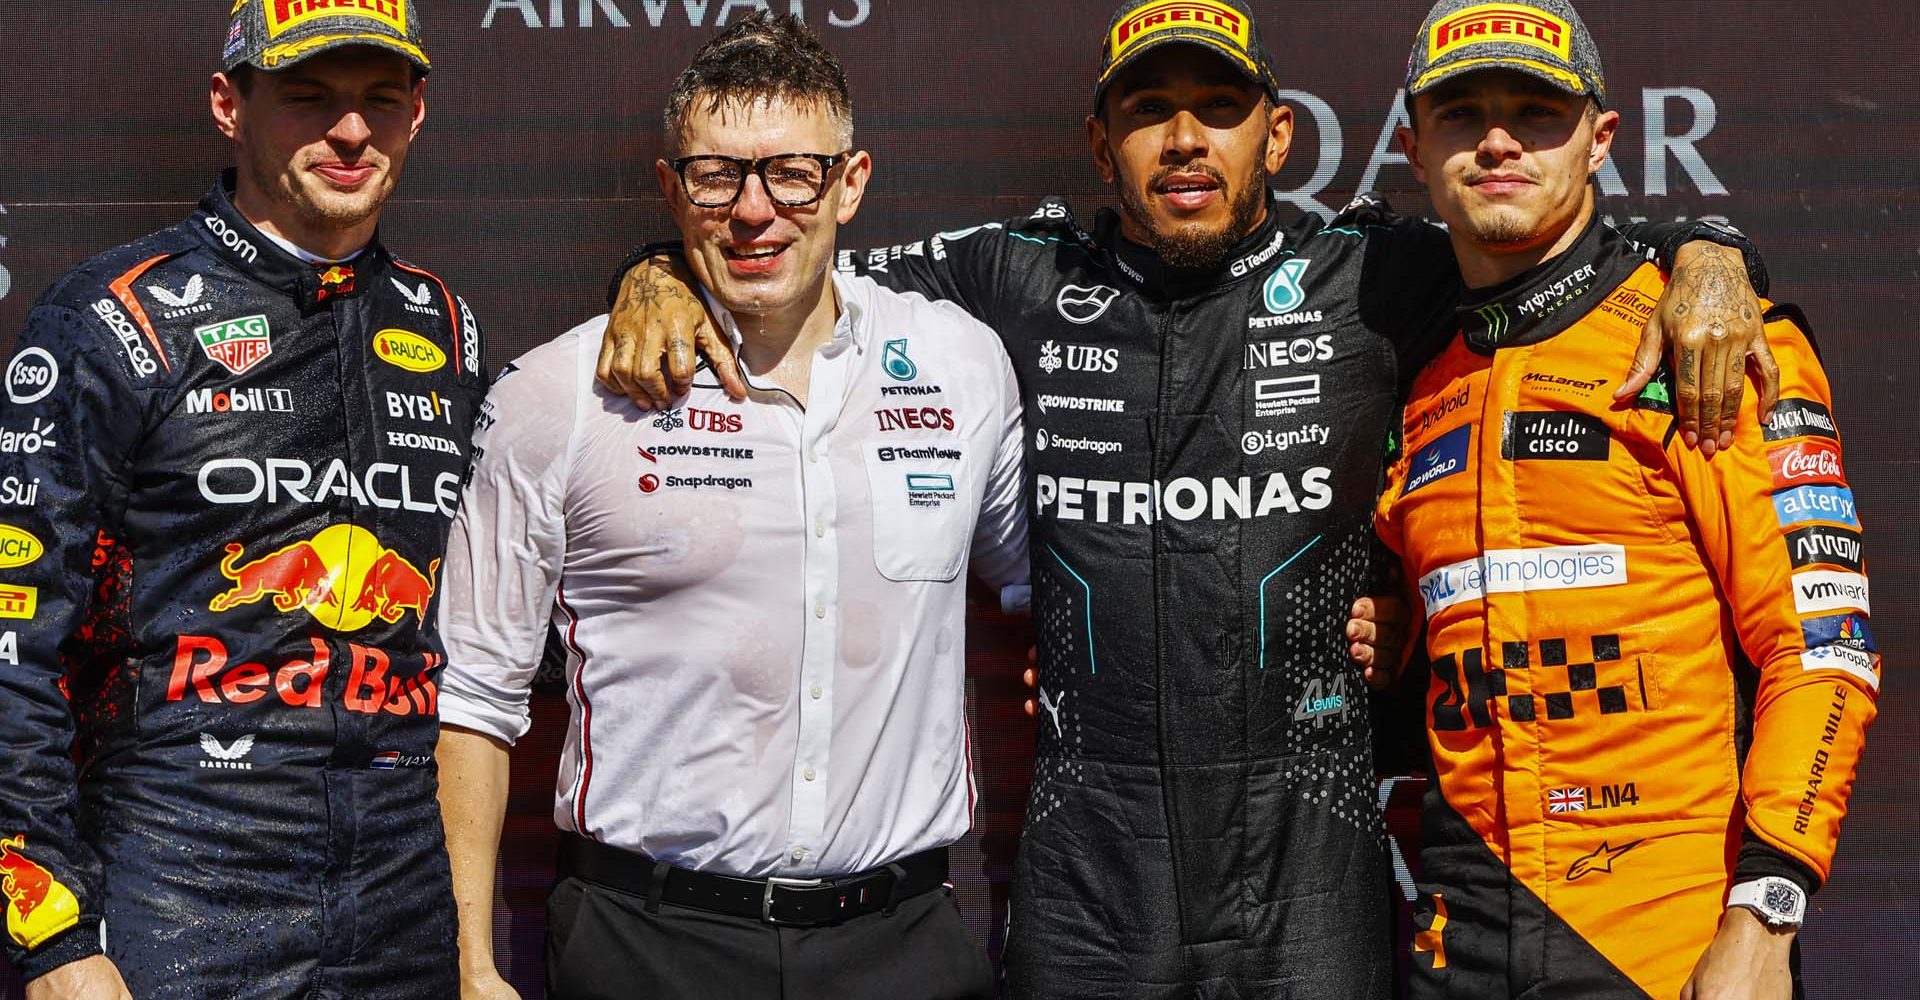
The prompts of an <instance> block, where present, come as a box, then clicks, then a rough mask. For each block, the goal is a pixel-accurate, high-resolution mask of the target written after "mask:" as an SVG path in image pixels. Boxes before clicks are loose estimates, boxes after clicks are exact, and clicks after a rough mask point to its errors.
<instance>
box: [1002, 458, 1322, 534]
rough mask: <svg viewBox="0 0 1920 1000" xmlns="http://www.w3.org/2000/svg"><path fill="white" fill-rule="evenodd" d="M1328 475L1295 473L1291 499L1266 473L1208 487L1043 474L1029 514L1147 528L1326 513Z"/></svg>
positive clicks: (1279, 479)
mask: <svg viewBox="0 0 1920 1000" xmlns="http://www.w3.org/2000/svg"><path fill="white" fill-rule="evenodd" d="M1332 474H1333V473H1332V472H1331V471H1330V470H1328V469H1325V468H1322V467H1319V466H1315V467H1313V468H1311V469H1307V470H1306V471H1304V472H1302V473H1300V479H1299V482H1300V490H1299V492H1298V494H1297V495H1296V493H1295V491H1294V488H1293V486H1292V485H1291V484H1289V483H1288V482H1287V474H1286V473H1284V472H1275V473H1270V474H1268V475H1267V476H1266V477H1265V478H1264V479H1262V478H1259V477H1255V476H1241V477H1239V478H1238V479H1232V480H1230V479H1227V478H1225V477H1223V476H1215V477H1213V480H1212V482H1211V483H1210V484H1209V483H1207V482H1203V481H1201V480H1199V479H1194V478H1191V477H1182V478H1180V479H1175V480H1173V481H1172V482H1168V483H1161V482H1158V481H1155V482H1151V483H1123V482H1116V481H1114V480H1109V479H1078V478H1075V477H1072V476H1061V477H1059V478H1057V479H1056V478H1055V477H1053V476H1044V475H1043V476H1036V477H1034V510H1035V511H1036V512H1037V513H1038V514H1039V515H1041V516H1051V517H1053V518H1055V519H1056V520H1061V521H1092V522H1095V523H1097V524H1113V523H1119V524H1152V523H1153V522H1155V521H1156V520H1160V519H1162V518H1169V517H1170V518H1172V519H1174V520H1176V521H1197V520H1199V519H1201V518H1209V519H1211V520H1215V521H1225V520H1246V519H1249V518H1259V517H1268V516H1270V515H1272V514H1275V513H1285V514H1298V513H1300V511H1301V510H1303V509H1304V510H1326V509H1327V507H1328V506H1329V505H1331V504H1332V503H1333V488H1332V487H1330V486H1328V485H1327V477H1328V476H1331V475H1332Z"/></svg>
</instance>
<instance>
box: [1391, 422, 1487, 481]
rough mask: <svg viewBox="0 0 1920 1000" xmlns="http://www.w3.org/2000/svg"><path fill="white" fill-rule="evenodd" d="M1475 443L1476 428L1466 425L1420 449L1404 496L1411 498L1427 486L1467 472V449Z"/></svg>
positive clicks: (1414, 459) (1409, 472) (1409, 474)
mask: <svg viewBox="0 0 1920 1000" xmlns="http://www.w3.org/2000/svg"><path fill="white" fill-rule="evenodd" d="M1472 443H1473V425H1472V424H1462V425H1460V426H1459V427H1456V428H1454V429H1453V430H1450V431H1448V432H1447V433H1445V434H1442V435H1440V437H1438V438H1437V439H1435V440H1434V442H1433V443H1432V444H1429V445H1427V446H1426V447H1425V448H1422V449H1420V451H1419V452H1418V453H1417V454H1415V455H1414V456H1413V466H1412V467H1411V468H1409V469H1408V470H1407V485H1406V486H1405V487H1404V488H1403V489H1401V490H1400V495H1401V496H1403V497H1404V496H1407V495H1408V494H1410V493H1412V492H1414V491H1415V490H1418V489H1420V488H1421V487H1423V486H1428V485H1430V484H1432V483H1435V482H1438V481H1439V480H1442V479H1445V478H1447V477H1448V476H1452V475H1457V474H1458V473H1461V472H1464V471H1466V468H1467V448H1468V446H1470V445H1471V444H1472Z"/></svg>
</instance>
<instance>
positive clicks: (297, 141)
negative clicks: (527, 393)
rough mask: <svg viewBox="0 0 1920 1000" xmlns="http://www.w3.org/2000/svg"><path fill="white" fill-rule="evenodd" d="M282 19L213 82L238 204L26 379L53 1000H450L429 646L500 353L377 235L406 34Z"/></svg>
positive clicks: (71, 284) (39, 867) (0, 443)
mask: <svg viewBox="0 0 1920 1000" xmlns="http://www.w3.org/2000/svg"><path fill="white" fill-rule="evenodd" d="M282 8H284V5H281V7H279V8H272V9H270V10H263V9H262V5H261V4H244V5H242V6H241V7H240V8H239V9H238V10H236V12H235V15H234V16H235V22H234V25H233V29H232V33H231V34H230V35H229V36H228V37H229V38H230V39H231V40H232V43H231V44H230V46H229V48H228V50H227V52H226V53H225V54H224V57H223V60H222V62H223V66H224V68H225V71H224V72H222V73H219V74H217V75H215V76H214V78H213V99H212V104H213V111H214V116H215V120H216V122H217V123H218V124H219V125H220V127H221V128H222V130H223V131H224V132H226V134H227V135H228V136H229V137H230V138H231V139H232V140H233V141H234V144H235V152H236V157H237V161H238V164H239V166H238V168H237V170H233V171H228V172H227V173H226V174H225V175H224V176H223V177H222V178H221V179H220V181H219V182H218V183H217V184H216V185H215V186H214V187H213V189H212V190H211V191H210V192H208V194H207V195H206V197H205V198H204V199H203V200H202V201H201V202H200V205H199V207H198V208H197V209H196V210H195V211H194V212H193V214H192V215H191V216H189V217H188V218H187V219H186V220H185V221H183V222H181V223H180V224H178V225H176V226H173V227H171V228H169V229H165V230H162V231H160V232H158V233H154V234H152V235H150V236H146V237H143V238H141V239H139V240H136V241H134V242H132V243H130V244H127V245H126V246H122V247H120V248H118V249H115V250H112V251H109V252H107V253H106V254H103V255H101V256H99V257H96V258H94V259H93V260H90V261H88V262H86V263H84V264H82V265H80V266H79V267H78V268H76V269H75V270H73V271H72V272H71V273H69V274H68V275H66V276H65V277H64V278H62V279H61V280H60V281H58V282H57V283H55V285H54V286H53V287H52V288H51V289H49V290H48V291H47V292H46V294H45V295H43V296H42V297H41V298H40V300H39V301H38V302H37V303H36V304H35V305H34V306H33V308H32V310H31V312H30V313H29V314H28V318H27V324H26V329H25V331H24V332H23V333H22V334H21V337H20V340H19V345H18V349H17V350H16V351H15V352H14V355H13V358H12V360H11V363H10V364H8V366H7V369H6V377H5V378H6V386H5V389H6V402H5V403H4V404H0V539H4V541H0V547H4V548H5V549H6V555H5V556H4V557H0V619H5V620H4V621H0V659H4V660H5V663H6V666H5V669H3V670H0V741H3V742H4V743H5V744H6V745H7V746H8V748H9V753H10V755H11V756H10V760H11V761H12V777H11V778H10V779H9V782H10V783H9V785H8V786H7V791H6V794H5V795H4V796H0V869H4V872H5V878H4V881H0V888H4V889H5V892H6V899H5V904H6V907H7V910H6V918H7V931H8V939H7V942H6V943H7V949H8V957H9V958H10V959H11V960H12V961H13V963H14V964H15V966H16V967H17V968H18V969H19V970H20V971H21V972H22V973H23V974H24V975H25V976H26V977H27V979H28V980H29V983H28V986H27V995H28V997H29V998H34V1000H38V998H41V997H59V998H62V1000H67V998H79V1000H94V998H119V997H126V996H128V995H129V994H131V995H132V996H135V997H138V998H139V1000H160V998H180V1000H187V998H204V997H221V998H243V997H244V998H288V1000H291V998H302V1000H305V998H346V997H353V998H373V997H388V998H395V1000H400V998H406V1000H412V998H419V997H448V996H453V995H455V994H456V993H457V990H458V985H457V980H456V978H455V954H454V926H455V925H454V913H453V907H452V900H451V896H450V894H449V890H448V886H447V860H446V855H445V852H444V849H443V845H442V840H441V831H440V817H439V808H438V805H437V803H436V801H435V798H434V793H435V782H434V771H433V766H432V760H433V758H432V753H433V746H434V740H435V737H436V731H437V725H436V716H437V705H436V699H437V689H436V687H435V678H436V676H437V674H438V672H439V668H440V664H441V662H442V660H443V658H444V654H443V653H442V650H441V645H440V641H439V639H438V638H437V636H436V635H435V634H434V633H433V632H432V631H431V628H430V625H429V623H431V622H432V621H433V607H432V605H433V597H434V586H435V584H434V579H435V575H436V571H437V570H438V568H439V562H440V558H441V555H442V552H443V549H444V546H445V542H446V535H447V530H448V526H449V524H450V523H451V520H452V517H453V514H454V510H455V505H456V503H457V500H458V496H459V490H460V483H461V478H462V476H463V474H464V472H465V467H466V462H467V457H468V456H467V452H468V440H469V430H470V428H471V426H472V421H473V417H474V413H475V409H476V407H477V406H478V404H479V402H480V399H481V397H482V394H483V393H484V390H485V380H484V377H483V375H482V373H481V371H480V367H481V363H482V362H481V354H482V345H481V340H480V332H479V327H478V325H477V324H476V322H475V321H474V318H473V315H472V313H471V312H469V311H468V309H467V306H466V303H465V302H463V301H461V300H460V299H459V298H457V297H456V296H454V295H452V294H451V293H449V292H448V290H447V288H446V286H445V285H444V284H442V283H441V281H440V279H438V278H436V277H435V276H433V275H432V274H430V273H428V272H426V271H423V270H420V269H419V268H416V267H414V266H412V265H410V264H407V263H404V262H402V261H400V260H399V259H397V258H395V257H393V256H392V255H391V254H390V253H389V252H388V251H387V249H386V248H385V247H383V246H382V245H381V244H380V242H379V241H378V239H377V234H376V231H375V227H376V225H377V221H378V216H379V211H380V208H381V206H382V205H383V204H384V202H385V201H386V199H387V197H388V196H389V195H390V193H391V192H392V189H393V186H394V184H395V183H396V181H397V180H398V178H399V176H400V173H401V169H402V167H403V165H404V162H405V156H406V152H407V149H408V146H409V143H410V142H411V140H412V137H413V135H414V134H415V133H416V132H417V131H418V129H419V127H420V124H421V122H422V121H423V119H424V104H423V96H422V95H423V87H424V76H425V73H426V71H427V68H428V67H427V62H426V57H425V55H424V53H422V52H421V51H420V48H419V43H418V34H417V31H418V22H417V19H415V18H414V15H413V10H412V5H411V4H401V5H398V6H397V8H396V9H397V10H398V11H399V12H400V13H399V14H398V15H397V16H395V17H392V18H388V17H386V16H384V15H382V16H375V15H373V14H371V13H333V12H326V13H324V14H319V13H315V14H310V15H307V16H306V17H305V18H304V19H300V20H296V21H287V20H281V19H278V18H285V17H286V12H285V10H284V9H282ZM356 9H357V8H356ZM276 12H277V13H276Z"/></svg>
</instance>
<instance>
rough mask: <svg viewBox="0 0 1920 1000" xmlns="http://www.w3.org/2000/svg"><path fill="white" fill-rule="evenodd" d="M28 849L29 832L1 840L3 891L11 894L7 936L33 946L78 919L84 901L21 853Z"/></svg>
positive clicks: (19, 943) (21, 944)
mask: <svg viewBox="0 0 1920 1000" xmlns="http://www.w3.org/2000/svg"><path fill="white" fill-rule="evenodd" d="M26 849H27V837H26V835H25V834H21V835H19V836H15V837H8V838H7V839H5V840H0V893H4V894H5V895H6V897H7V936H8V937H11V938H13V941H14V943H15V944H18V945H20V946H21V947H23V948H33V947H36V946H38V945H39V944H40V942H42V941H45V940H46V939H48V938H50V937H52V936H54V935H55V934H58V933H60V932H61V931H64V930H66V929H67V928H69V927H72V926H73V925H74V924H76V923H78V922H79V921H80V901H79V900H78V899H76V898H75V897H74V895H73V893H72V892H71V891H70V890H68V889H67V887H66V886H64V885H61V884H60V882H59V880H58V879H55V878H54V877H53V875H52V873H50V872H48V871H47V870H46V869H45V868H42V867H41V866H40V865H38V864H35V863H34V862H33V861H32V860H30V859H29V858H28V857H27V856H26V855H24V854H22V853H20V852H21V851H24V850H26Z"/></svg>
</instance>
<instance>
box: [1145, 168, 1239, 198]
mask: <svg viewBox="0 0 1920 1000" xmlns="http://www.w3.org/2000/svg"><path fill="white" fill-rule="evenodd" d="M1175 174H1205V175H1207V176H1208V177H1210V178H1212V179H1213V182H1214V183H1215V184H1218V185H1220V189H1221V190H1222V191H1225V190H1227V188H1228V184H1227V175H1226V174H1223V173H1221V172H1220V170H1219V169H1218V168H1216V167H1213V166H1211V165H1209V164H1205V163H1182V164H1177V165H1175V166H1171V167H1161V168H1160V169H1159V170H1158V171H1156V172H1155V173H1154V175H1153V176H1152V177H1150V178H1148V179H1147V189H1148V190H1150V191H1157V190H1159V188H1160V184H1161V182H1163V181H1165V180H1166V179H1167V178H1169V177H1172V176H1174V175H1175Z"/></svg>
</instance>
